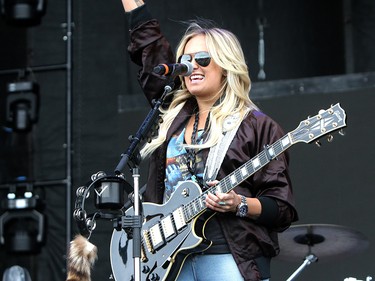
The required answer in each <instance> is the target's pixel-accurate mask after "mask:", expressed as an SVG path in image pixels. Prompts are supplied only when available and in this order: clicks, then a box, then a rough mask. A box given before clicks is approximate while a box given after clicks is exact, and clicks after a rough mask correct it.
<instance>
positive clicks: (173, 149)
mask: <svg viewBox="0 0 375 281" xmlns="http://www.w3.org/2000/svg"><path fill="white" fill-rule="evenodd" d="M202 133H203V130H200V131H198V137H199V136H200V135H201V134H202ZM184 139H185V128H183V129H182V130H181V131H179V132H177V134H175V135H174V136H172V138H171V139H170V141H169V144H168V148H167V160H166V161H167V163H166V171H165V175H166V181H165V192H164V202H166V201H168V200H169V198H170V197H171V195H172V193H173V192H174V191H175V190H176V186H177V185H178V184H179V183H180V182H183V181H187V180H191V179H192V177H193V175H192V174H191V173H190V171H189V169H188V166H187V164H186V163H187V158H188V153H187V150H186V149H185V148H184ZM204 162H205V161H203V158H202V150H199V151H197V154H196V160H195V176H196V177H198V178H200V179H202V178H203V172H204V166H205V163H204ZM193 179H194V177H193Z"/></svg>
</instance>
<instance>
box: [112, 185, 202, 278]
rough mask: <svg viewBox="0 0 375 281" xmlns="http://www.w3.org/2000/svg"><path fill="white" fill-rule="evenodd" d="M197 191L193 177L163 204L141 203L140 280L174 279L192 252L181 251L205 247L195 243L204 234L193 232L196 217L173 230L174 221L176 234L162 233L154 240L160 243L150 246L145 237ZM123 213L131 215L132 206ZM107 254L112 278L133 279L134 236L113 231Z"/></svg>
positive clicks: (187, 201) (188, 200) (195, 195)
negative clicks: (130, 237) (199, 234)
mask: <svg viewBox="0 0 375 281" xmlns="http://www.w3.org/2000/svg"><path fill="white" fill-rule="evenodd" d="M200 194H201V189H200V187H199V185H197V184H196V183H195V182H193V181H186V182H184V183H182V184H181V185H179V186H178V187H177V189H176V191H175V192H174V193H173V195H172V197H171V198H170V200H169V201H168V202H167V203H165V204H163V205H159V204H153V203H143V204H142V206H143V217H144V222H143V224H142V229H141V239H142V242H141V244H142V257H141V258H140V264H141V269H140V270H141V273H140V274H141V280H142V281H148V280H175V279H176V278H177V276H178V274H179V272H180V269H181V266H182V264H183V262H184V261H185V259H186V257H187V256H188V255H189V254H191V253H192V252H193V251H188V252H189V253H184V250H189V249H193V248H194V251H195V252H199V251H202V250H204V249H200V247H198V245H199V244H201V242H202V241H203V238H202V237H199V236H197V235H196V233H195V232H194V225H195V222H196V219H194V220H192V221H190V222H189V223H186V225H184V226H183V227H182V228H181V229H179V230H176V226H175V225H174V226H173V228H174V230H175V234H174V235H173V237H169V238H166V236H167V235H165V234H162V236H163V237H162V238H160V240H157V242H160V241H162V242H160V243H158V244H161V245H156V246H157V247H153V248H152V249H150V248H149V247H147V243H146V240H147V239H148V238H147V237H148V236H149V235H150V233H149V230H150V229H151V230H152V229H153V228H155V226H157V228H160V225H161V221H162V219H163V218H166V217H167V216H168V215H170V214H172V213H173V212H174V211H175V210H176V209H178V208H179V207H180V206H183V205H185V204H187V203H189V202H190V201H192V200H193V199H194V198H197V197H199V196H200ZM125 214H126V216H132V215H133V214H134V209H133V207H132V208H129V209H128V210H127V211H126V213H125ZM156 237H158V235H156ZM206 248H207V247H206ZM110 258H111V266H112V272H113V275H114V278H115V280H117V281H120V280H124V281H130V280H134V259H133V239H129V238H128V235H127V233H126V232H125V231H124V230H121V231H117V230H114V231H113V233H112V239H111V245H110ZM167 276H168V278H167ZM157 278H159V279H157Z"/></svg>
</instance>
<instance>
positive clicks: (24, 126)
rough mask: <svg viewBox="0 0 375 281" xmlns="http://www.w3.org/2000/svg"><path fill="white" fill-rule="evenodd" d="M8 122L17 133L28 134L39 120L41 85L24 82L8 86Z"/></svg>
mask: <svg viewBox="0 0 375 281" xmlns="http://www.w3.org/2000/svg"><path fill="white" fill-rule="evenodd" d="M7 93H8V95H7V107H6V120H7V123H8V126H9V127H11V128H12V129H13V130H14V131H16V132H28V131H30V130H31V128H32V125H33V124H34V123H36V122H37V120H38V112H39V85H38V84H37V83H35V82H30V81H22V82H15V83H9V84H8V85H7Z"/></svg>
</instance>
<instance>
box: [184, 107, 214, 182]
mask: <svg viewBox="0 0 375 281" xmlns="http://www.w3.org/2000/svg"><path fill="white" fill-rule="evenodd" d="M209 117H210V115H208V116H207V119H206V123H205V125H204V130H203V132H202V134H200V136H198V137H197V134H198V124H199V111H197V112H195V119H194V125H193V132H192V133H191V144H192V145H194V144H199V143H200V142H201V141H202V139H203V138H204V136H205V135H206V132H207V127H208V123H209ZM196 156H197V149H195V148H189V149H188V151H187V161H186V164H187V168H188V170H189V172H190V173H191V175H192V178H195V179H196V180H197V178H196V175H195V172H196V171H195V169H196Z"/></svg>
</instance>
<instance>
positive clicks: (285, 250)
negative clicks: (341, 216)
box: [276, 224, 369, 262]
mask: <svg viewBox="0 0 375 281" xmlns="http://www.w3.org/2000/svg"><path fill="white" fill-rule="evenodd" d="M279 244H280V254H279V255H278V256H277V257H276V259H279V260H285V261H301V260H303V259H304V258H305V257H306V256H307V255H310V254H314V255H315V256H316V257H317V258H318V259H319V261H320V262H321V261H329V260H331V259H337V258H342V257H346V256H349V255H354V254H357V253H360V252H363V251H364V250H365V249H366V248H367V247H368V246H369V241H368V239H367V238H366V237H365V236H364V235H363V234H362V233H360V232H359V231H356V230H354V229H351V228H348V227H345V226H340V225H332V224H303V225H294V226H291V227H290V228H288V229H287V230H286V231H284V232H282V233H279Z"/></svg>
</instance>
